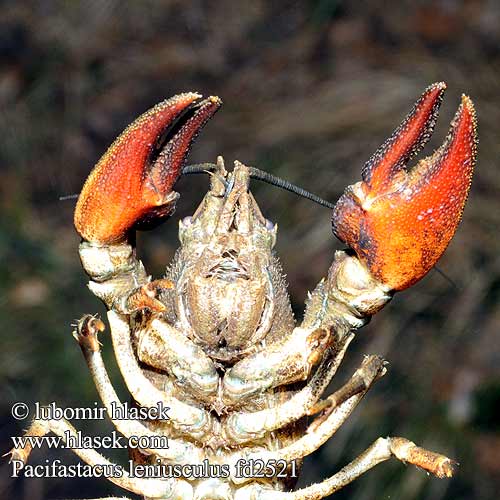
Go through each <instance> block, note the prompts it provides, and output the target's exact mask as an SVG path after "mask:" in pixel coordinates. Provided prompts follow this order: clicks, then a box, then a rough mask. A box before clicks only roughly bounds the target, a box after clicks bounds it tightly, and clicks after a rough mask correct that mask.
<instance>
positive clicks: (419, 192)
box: [11, 83, 477, 500]
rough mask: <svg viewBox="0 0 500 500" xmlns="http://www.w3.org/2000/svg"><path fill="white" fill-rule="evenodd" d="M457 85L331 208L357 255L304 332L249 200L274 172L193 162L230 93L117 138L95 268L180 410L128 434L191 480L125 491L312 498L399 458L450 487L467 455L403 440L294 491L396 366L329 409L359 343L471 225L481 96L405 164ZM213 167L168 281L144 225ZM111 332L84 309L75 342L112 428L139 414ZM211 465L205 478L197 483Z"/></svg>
mask: <svg viewBox="0 0 500 500" xmlns="http://www.w3.org/2000/svg"><path fill="white" fill-rule="evenodd" d="M445 89H446V85H445V84H444V83H436V84H433V85H431V86H429V87H428V88H427V89H426V90H425V92H424V93H423V94H422V96H421V97H420V98H419V99H418V100H417V102H416V103H415V105H414V107H413V109H412V110H411V111H410V113H409V114H408V115H407V116H406V118H405V119H404V120H403V122H402V123H401V124H400V125H399V127H398V128H396V130H395V131H394V132H393V134H392V135H391V136H390V138H389V139H387V140H386V141H385V142H384V143H383V144H382V145H381V146H380V147H379V149H378V150H377V151H376V152H375V153H374V155H373V156H372V157H371V158H370V160H369V161H368V162H366V164H365V165H364V167H363V169H362V180H361V181H360V182H357V183H356V184H354V185H351V186H349V187H347V189H346V190H345V192H344V194H343V195H342V196H341V197H340V199H339V201H338V202H337V203H336V204H335V205H332V207H333V215H332V226H333V232H334V234H335V235H336V236H337V237H338V238H339V239H340V240H341V241H342V242H344V243H345V244H346V245H347V246H348V247H349V248H348V249H347V250H343V251H336V252H335V254H334V257H333V263H332V264H331V267H330V269H329V270H328V273H327V275H326V277H325V278H323V279H321V281H320V282H319V284H318V285H317V286H316V288H315V289H314V290H313V291H312V292H311V293H310V294H309V296H308V299H307V301H306V308H305V313H304V319H303V321H302V323H301V324H300V325H296V324H295V320H294V317H293V314H292V310H291V306H290V301H289V298H288V294H287V290H286V287H287V285H286V282H285V279H284V276H283V272H282V270H281V266H280V263H279V261H278V259H277V257H276V256H275V254H274V253H273V247H274V245H275V242H276V234H277V226H276V224H275V223H273V222H271V221H269V220H268V219H266V218H265V217H264V216H263V214H262V212H261V210H260V209H259V206H258V204H257V202H256V200H255V198H254V197H253V195H252V193H251V192H250V181H251V179H252V178H254V177H259V176H260V177H261V178H262V177H266V175H265V173H262V172H261V171H259V170H257V169H255V168H251V167H247V166H245V165H243V164H242V163H240V162H235V165H234V169H233V170H232V171H228V170H226V167H225V165H224V161H223V159H222V158H221V157H219V158H218V160H217V163H215V164H210V163H209V164H202V165H199V166H187V167H185V166H184V163H185V159H186V156H187V153H188V150H189V148H190V145H191V143H192V141H193V140H194V138H195V136H196V135H197V134H198V132H199V130H200V129H201V128H202V127H203V126H204V125H205V123H206V122H207V121H208V120H209V119H210V118H211V117H212V116H213V115H214V113H215V112H216V111H217V110H218V109H219V107H220V105H221V101H220V99H219V98H217V97H209V98H206V99H202V98H201V96H199V95H198V94H195V93H186V94H180V95H177V96H175V97H172V98H171V99H168V100H166V101H164V102H162V103H160V104H158V105H157V106H155V107H154V108H152V109H151V110H149V111H147V112H146V113H145V114H143V115H142V116H141V117H139V118H138V119H137V120H136V121H135V122H133V123H132V124H131V125H130V126H129V127H128V128H127V129H126V130H125V131H124V132H123V133H122V134H121V135H120V136H119V137H118V139H116V141H115V142H114V143H113V144H112V145H111V147H110V148H109V150H108V151H107V152H106V153H105V155H104V156H103V157H102V158H101V159H100V161H99V162H98V163H97V165H96V167H95V168H94V170H93V171H92V173H91V174H90V176H89V178H88V179H87V181H86V183H85V185H84V187H83V190H82V191H81V193H80V196H79V199H78V202H77V206H76V211H75V218H74V221H75V227H76V229H77V231H78V233H79V234H80V235H81V237H82V242H81V244H80V249H79V251H80V258H81V261H82V265H83V267H84V269H85V271H86V273H87V274H88V275H89V276H90V283H89V288H90V290H91V291H92V292H93V293H94V294H95V295H96V296H97V297H99V298H100V299H101V300H102V301H104V303H105V305H106V307H107V309H108V313H107V317H108V322H109V327H110V328H109V329H110V332H111V338H112V343H113V349H114V354H115V356H116V359H117V362H118V366H119V368H120V371H121V373H122V375H123V378H124V381H125V383H126V386H127V388H128V391H129V392H130V395H131V397H132V400H133V402H134V404H135V405H136V406H137V407H138V408H155V407H157V406H158V405H160V404H161V405H162V406H163V407H165V408H168V418H156V419H151V418H150V419H146V420H143V419H133V418H127V419H119V418H114V419H113V418H112V420H113V424H114V425H115V427H116V430H117V431H118V432H119V433H120V434H121V435H123V436H125V437H127V438H130V437H131V436H142V437H145V438H148V439H149V441H144V443H154V442H157V441H154V438H158V437H161V436H163V437H165V436H166V437H168V447H158V446H156V447H155V446H143V447H136V448H134V449H131V450H130V455H131V460H132V463H133V464H135V465H137V466H140V465H143V466H147V465H151V466H153V465H155V466H162V465H163V466H167V465H170V466H178V467H179V468H178V469H175V470H177V471H178V473H172V474H161V473H159V474H157V475H155V476H154V477H137V476H136V475H133V474H131V473H130V471H124V472H123V474H121V475H117V476H112V475H111V476H110V477H109V479H110V480H111V481H112V482H114V483H115V484H117V485H119V486H120V487H122V488H124V489H125V490H128V491H130V492H133V493H135V494H137V495H140V496H142V497H143V498H145V499H153V498H155V499H164V500H167V499H168V500H174V499H179V500H191V499H196V500H201V499H220V500H230V499H237V500H257V499H258V500H279V499H283V500H292V499H293V500H312V499H320V498H325V497H327V496H328V495H330V494H332V493H334V492H335V491H337V490H339V489H340V488H342V487H343V486H345V485H346V484H348V483H350V482H351V481H353V480H354V479H356V478H357V477H359V476H360V475H361V474H363V473H364V472H366V471H367V470H369V469H370V468H372V467H374V466H375V465H377V464H378V463H380V462H382V461H385V460H387V459H389V458H390V457H395V458H397V459H399V460H401V461H403V462H406V463H410V464H414V465H416V466H418V467H420V468H422V469H424V470H426V471H428V472H430V473H432V474H434V475H436V476H438V477H441V478H444V477H450V476H451V475H452V473H453V467H454V462H453V461H452V460H451V459H449V458H447V457H445V456H443V455H440V454H438V453H434V452H432V451H428V450H426V449H423V448H421V447H419V446H417V445H416V444H414V443H413V442H411V441H409V440H407V439H405V438H401V437H387V438H379V439H378V440H377V441H375V442H374V443H373V444H372V445H371V446H370V447H369V448H368V449H367V450H366V451H365V452H363V453H362V454H361V455H360V456H358V457H357V458H355V459H354V460H353V461H352V462H351V463H349V464H348V465H346V466H345V467H344V468H343V469H342V470H341V471H340V472H338V473H337V474H335V475H333V476H331V477H330V478H328V479H326V480H324V481H323V482H320V483H317V484H312V485H311V486H308V487H305V488H303V489H298V490H295V491H294V487H295V483H296V480H297V475H298V473H299V470H300V465H301V461H302V459H303V458H304V457H306V456H307V455H309V454H311V453H313V452H314V451H315V450H317V449H318V448H319V447H320V446H321V445H322V444H323V443H325V442H326V441H327V440H328V439H329V438H330V437H331V436H332V435H333V434H334V433H335V432H336V431H337V429H338V428H339V427H340V426H341V425H342V424H343V423H344V422H345V421H346V419H347V418H348V417H349V415H350V413H351V412H352V411H353V409H354V408H355V407H356V406H357V405H358V403H359V402H360V401H361V399H362V398H363V396H364V395H365V394H366V392H367V391H368V390H369V389H370V387H371V386H372V384H373V383H374V382H375V381H377V380H378V379H379V378H380V377H381V376H383V375H384V374H385V372H386V363H385V361H384V360H383V359H382V358H381V357H379V356H376V355H371V356H366V357H365V358H364V360H363V362H362V364H361V366H360V367H359V368H358V369H357V370H356V371H355V373H354V374H353V375H352V377H351V379H350V380H349V381H348V382H347V383H346V384H345V385H343V386H342V387H340V388H339V389H338V390H337V391H336V392H334V393H333V394H331V395H329V396H327V397H325V398H324V399H322V394H323V392H324V391H325V389H326V388H327V386H328V384H329V383H330V381H331V380H332V378H333V376H334V375H335V372H336V370H337V368H338V367H339V365H340V363H341V361H342V359H343V357H344V355H345V353H346V351H347V348H348V346H349V344H350V343H351V341H352V340H353V338H354V332H355V331H356V330H357V329H359V328H361V327H362V326H363V325H365V324H366V323H367V322H368V321H369V320H370V318H371V316H373V315H374V314H375V313H377V312H378V311H379V310H380V309H381V308H382V307H383V306H384V305H385V304H386V303H387V302H389V301H390V300H391V298H392V296H393V294H394V293H395V292H397V291H401V290H404V289H406V288H408V287H409V286H411V285H412V284H414V283H415V282H417V281H418V280H420V279H421V278H422V277H423V276H424V275H425V274H426V273H427V272H428V271H429V270H430V269H431V268H433V267H434V265H435V264H436V262H437V260H438V259H439V258H440V256H441V255H442V253H443V252H444V250H445V249H446V247H447V245H448V243H449V242H450V240H451V238H452V237H453V235H454V233H455V231H456V229H457V226H458V223H459V221H460V218H461V214H462V211H463V208H464V205H465V202H466V198H467V195H468V191H469V187H470V182H471V178H472V172H473V167H474V163H475V158H476V144H477V133H476V118H475V111H474V107H473V104H472V102H471V100H470V99H469V98H468V97H467V96H462V101H461V104H460V106H459V108H458V111H457V113H456V115H455V117H454V119H453V121H452V124H451V129H450V131H449V134H448V135H447V137H446V139H445V141H444V143H443V145H442V146H441V147H440V148H439V149H437V150H436V151H435V152H434V153H433V154H432V155H431V156H429V157H427V158H425V159H422V160H420V161H419V162H418V163H417V164H416V165H415V166H414V167H412V168H411V169H408V168H407V164H408V162H409V161H410V159H411V158H413V157H414V156H415V155H416V154H417V153H418V152H419V151H420V150H421V149H422V148H423V146H424V145H425V144H426V142H427V141H428V140H429V138H430V136H431V134H432V132H433V129H434V125H435V122H436V118H437V114H438V109H439V106H440V104H441V101H442V98H443V94H444V91H445ZM202 171H204V172H208V173H209V174H210V176H209V179H210V189H209V191H208V193H207V194H206V195H205V197H204V199H203V201H202V202H201V204H200V206H199V208H198V209H197V210H196V212H195V213H194V215H193V216H192V217H185V218H184V219H182V220H180V222H179V240H180V244H181V246H180V248H179V250H178V251H177V253H176V255H175V257H174V259H173V261H172V263H171V264H170V266H169V267H168V269H167V271H166V274H165V276H164V277H163V278H161V279H152V278H151V277H150V276H149V275H148V274H147V272H146V271H145V268H144V266H143V264H142V263H141V261H139V260H138V259H137V257H136V251H135V231H136V230H138V229H148V228H151V227H153V226H155V225H157V224H158V223H160V222H162V221H164V220H165V219H167V218H168V217H170V216H171V215H172V213H173V212H174V209H175V204H176V201H177V199H178V197H179V194H178V193H176V192H175V191H174V190H173V186H174V184H175V182H176V181H177V179H178V178H179V177H180V176H181V175H182V174H183V173H184V174H188V173H193V172H195V173H196V172H202ZM268 177H270V176H268ZM288 187H290V186H289V185H288ZM103 330H104V323H103V322H102V321H101V320H100V319H99V318H97V317H96V316H91V315H85V316H84V317H83V318H82V319H81V320H79V321H78V324H77V327H76V329H75V332H74V336H75V338H76V340H77V341H78V343H79V345H80V347H81V349H82V351H83V354H84V356H85V359H86V361H87V363H88V366H89V369H90V372H91V375H92V377H93V380H94V382H95V385H96V387H97V390H98V393H99V396H100V398H101V400H102V402H103V405H104V407H105V408H106V409H107V413H108V414H109V415H111V416H112V414H113V412H112V409H113V407H121V406H123V405H122V402H121V401H120V400H119V398H118V396H117V394H116V392H115V390H114V388H113V386H112V383H111V381H110V379H109V377H108V374H107V370H106V367H105V365H104V363H103V360H102V358H101V344H100V343H99V342H98V340H97V335H98V333H99V332H101V331H103ZM306 417H307V418H306ZM49 432H53V433H55V434H56V435H59V436H62V437H64V436H73V435H75V434H76V431H75V429H74V428H73V427H72V426H71V424H70V423H69V422H68V421H66V420H64V419H58V420H55V419H53V420H50V419H49V420H35V421H34V422H33V423H32V425H31V427H30V428H29V429H28V431H27V433H26V436H43V435H45V434H47V433H49ZM30 451H31V448H30V447H28V446H26V447H24V448H14V449H13V450H12V451H11V459H13V460H18V461H21V462H22V464H23V465H24V464H25V463H26V461H27V459H28V456H29V454H30ZM74 452H75V453H76V454H77V455H78V456H79V457H80V458H81V459H82V460H83V461H84V462H85V463H87V464H90V465H94V466H95V465H102V466H104V465H110V462H109V461H108V460H107V459H106V458H104V457H103V456H102V455H101V454H100V453H99V452H97V450H93V449H81V448H79V449H74ZM248 464H250V465H251V467H248ZM255 464H257V467H254V466H255ZM196 465H198V466H200V467H201V468H202V469H203V470H204V475H203V474H202V475H201V476H200V475H199V474H191V473H188V472H187V471H188V470H190V471H192V470H193V467H194V466H196ZM183 466H186V467H185V468H183ZM188 466H189V467H190V468H187V467H188ZM245 467H246V468H245ZM257 469H258V470H257ZM161 470H166V469H161ZM169 470H172V469H169ZM208 470H209V471H212V472H207V471H208ZM214 470H215V471H217V472H216V473H214V472H213V471H214ZM179 471H180V472H179Z"/></svg>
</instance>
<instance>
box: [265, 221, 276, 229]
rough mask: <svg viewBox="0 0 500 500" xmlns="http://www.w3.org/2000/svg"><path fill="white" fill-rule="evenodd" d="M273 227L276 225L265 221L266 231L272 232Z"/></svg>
mask: <svg viewBox="0 0 500 500" xmlns="http://www.w3.org/2000/svg"><path fill="white" fill-rule="evenodd" d="M275 226H276V224H275V223H274V222H272V221H270V220H269V219H266V229H267V230H268V231H272V230H273V229H274V227H275Z"/></svg>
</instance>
